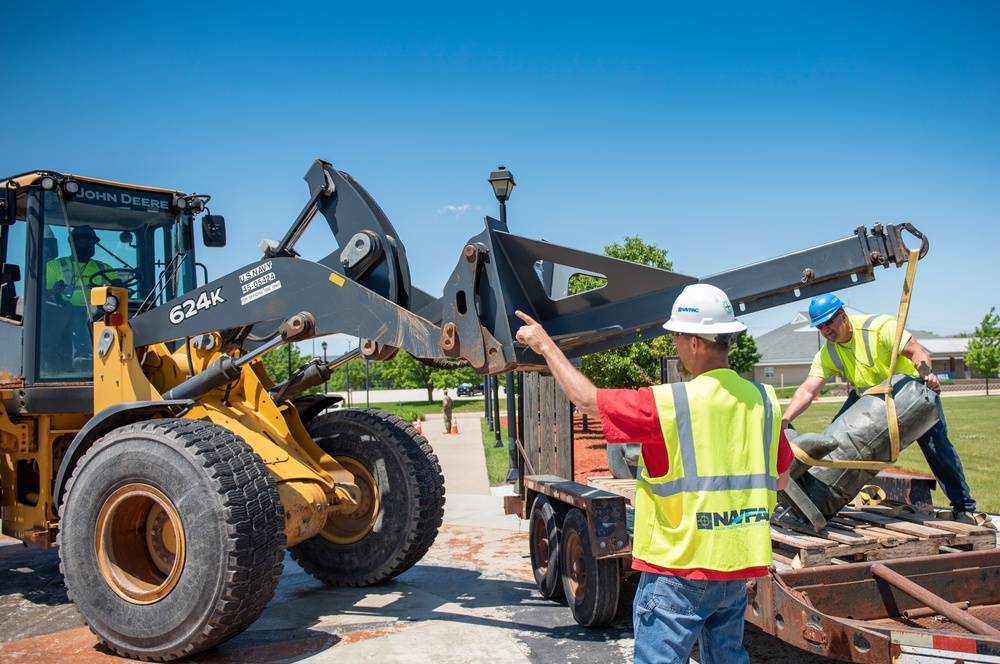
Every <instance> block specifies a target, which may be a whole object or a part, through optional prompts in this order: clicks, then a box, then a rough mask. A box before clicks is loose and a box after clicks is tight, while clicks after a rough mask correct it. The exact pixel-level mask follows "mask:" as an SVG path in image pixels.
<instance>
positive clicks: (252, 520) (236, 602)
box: [59, 419, 285, 661]
mask: <svg viewBox="0 0 1000 664" xmlns="http://www.w3.org/2000/svg"><path fill="white" fill-rule="evenodd" d="M60 514H61V516H62V519H61V521H60V523H59V527H60V531H59V558H60V565H59V567H60V570H61V571H62V573H63V576H64V579H65V583H66V588H67V591H68V594H69V597H70V599H72V600H73V601H74V602H75V603H76V608H77V610H78V611H79V612H80V615H81V616H82V617H83V620H84V621H85V622H86V623H87V625H88V626H89V627H90V629H91V631H93V632H94V634H96V635H97V637H98V638H99V639H100V640H101V642H102V643H104V644H105V645H106V646H107V647H108V648H110V649H111V650H113V651H114V652H116V653H118V654H119V655H123V656H126V657H132V658H137V659H143V660H158V661H167V660H172V659H176V658H178V657H184V656H187V655H192V654H195V653H198V652H201V651H203V650H205V649H207V648H210V647H212V646H214V645H216V644H218V643H221V642H223V641H225V640H227V639H229V638H232V637H233V636H235V635H236V634H238V633H239V632H241V631H243V630H244V629H246V627H248V626H249V625H250V624H251V623H252V622H254V621H255V620H256V619H257V618H258V617H259V616H260V614H261V613H262V612H263V611H264V608H265V607H266V606H267V603H268V602H269V601H270V600H271V597H272V596H273V595H274V590H275V588H276V587H277V585H278V579H279V577H280V576H281V571H282V561H283V560H284V547H285V534H284V510H283V509H282V506H281V502H280V499H279V496H278V491H277V488H276V487H275V482H274V479H273V478H272V477H271V475H270V473H269V472H268V471H267V468H266V467H265V466H264V463H263V462H262V461H261V458H260V457H259V456H258V455H257V454H255V453H254V451H253V450H252V449H251V448H250V446H249V445H247V444H246V443H245V442H244V441H243V440H242V439H241V438H239V437H238V436H236V435H235V434H233V433H232V432H231V431H228V430H227V429H224V428H222V427H220V426H217V425H214V424H211V423H208V422H201V421H197V420H182V419H158V420H150V421H145V422H137V423H134V424H130V425H127V426H123V427H121V428H119V429H115V430H113V431H111V432H110V433H108V434H106V435H105V436H103V437H102V438H100V439H98V440H97V441H96V442H95V443H94V445H93V446H92V447H91V448H90V449H89V450H88V451H87V452H86V454H84V455H83V456H82V457H81V458H80V460H79V462H78V463H77V465H76V467H75V468H74V469H73V474H72V476H71V477H70V479H69V481H68V483H67V485H66V492H65V494H64V502H63V504H62V506H61V509H60Z"/></svg>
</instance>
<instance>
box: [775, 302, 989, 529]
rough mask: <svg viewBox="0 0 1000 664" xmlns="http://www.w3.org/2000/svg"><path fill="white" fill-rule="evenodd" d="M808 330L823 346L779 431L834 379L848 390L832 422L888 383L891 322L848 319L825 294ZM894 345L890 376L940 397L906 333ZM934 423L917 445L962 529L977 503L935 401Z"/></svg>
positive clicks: (925, 358) (920, 351) (925, 360)
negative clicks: (920, 383) (920, 384)
mask: <svg viewBox="0 0 1000 664" xmlns="http://www.w3.org/2000/svg"><path fill="white" fill-rule="evenodd" d="M809 324H810V326H811V327H814V328H817V329H818V330H819V333H820V334H821V335H823V338H824V339H826V343H825V344H824V345H823V346H822V347H821V348H820V349H819V351H818V352H817V353H816V356H815V357H814V358H813V362H812V366H811V367H810V368H809V376H808V377H807V378H806V380H805V381H804V382H803V383H802V384H801V385H799V388H798V389H797V390H796V391H795V394H794V395H793V396H792V400H791V402H790V403H789V404H788V407H787V408H785V415H784V419H783V420H782V426H783V427H787V426H788V424H789V423H791V421H792V420H794V419H795V418H796V417H798V416H799V415H801V414H802V413H803V412H804V411H805V410H806V409H807V408H809V405H810V404H811V403H812V402H813V400H814V399H815V398H816V397H817V396H818V395H819V393H820V391H821V390H822V389H823V386H824V385H825V384H826V381H827V380H828V379H830V378H832V377H833V376H835V375H838V374H839V375H841V376H843V377H844V379H845V380H847V382H848V383H850V384H851V387H852V388H853V389H851V391H850V392H849V393H848V395H847V400H846V401H845V402H844V405H843V407H842V408H841V409H840V412H838V413H837V416H836V417H834V419H837V417H840V416H841V415H842V414H843V413H844V412H846V411H847V409H848V408H850V407H851V406H852V405H854V403H855V402H856V401H857V400H858V399H860V398H861V395H862V393H863V392H864V391H865V390H866V389H868V388H869V387H872V386H875V385H878V384H880V383H883V382H885V381H886V380H887V379H888V378H889V364H890V362H891V361H892V348H893V343H895V339H896V326H897V321H896V319H895V318H894V317H893V316H884V315H883V316H864V315H862V316H848V315H847V313H846V312H845V311H844V303H843V302H842V301H841V299H840V298H839V297H837V296H836V295H834V294H833V293H825V294H823V295H817V296H816V297H814V298H813V299H812V301H811V302H810V303H809ZM899 343H900V347H899V357H898V358H897V360H896V366H895V369H894V371H895V373H901V374H905V375H908V376H913V377H916V378H921V379H923V380H924V382H925V383H926V384H927V387H929V388H930V389H932V390H934V391H940V389H941V384H940V382H939V381H938V377H937V376H936V375H935V374H934V370H933V369H932V367H931V358H930V356H929V355H928V354H927V351H926V350H925V349H924V347H923V346H921V345H920V344H919V343H917V340H916V339H914V338H913V336H912V335H911V334H910V333H909V332H907V331H906V330H903V334H902V336H901V337H900V341H899ZM938 418H939V419H938V422H937V424H935V425H934V426H933V427H931V429H930V430H929V431H927V433H925V434H924V435H923V436H921V437H920V438H918V439H917V443H918V444H919V445H920V449H921V451H923V453H924V458H925V459H927V465H928V466H929V467H930V469H931V472H933V473H934V477H935V479H937V482H938V485H939V486H940V487H941V490H942V491H944V493H945V495H946V496H948V500H949V501H950V502H951V509H952V517H953V518H954V519H955V520H956V521H961V522H962V523H969V524H975V523H976V517H975V512H976V501H975V500H973V498H972V495H971V492H970V491H969V485H968V483H967V482H966V480H965V471H964V470H963V469H962V460H961V459H960V458H959V456H958V452H957V451H956V450H955V447H954V445H952V444H951V440H950V439H949V438H948V425H947V424H946V423H945V419H944V410H942V408H941V400H940V399H938Z"/></svg>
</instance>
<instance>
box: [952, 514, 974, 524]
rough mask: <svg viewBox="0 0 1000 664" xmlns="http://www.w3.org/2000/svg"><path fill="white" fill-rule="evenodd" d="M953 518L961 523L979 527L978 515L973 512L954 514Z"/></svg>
mask: <svg viewBox="0 0 1000 664" xmlns="http://www.w3.org/2000/svg"><path fill="white" fill-rule="evenodd" d="M952 518H953V519H954V520H955V521H957V522H959V523H965V524H968V525H970V526H978V525H979V522H978V521H976V515H975V514H973V513H972V512H952Z"/></svg>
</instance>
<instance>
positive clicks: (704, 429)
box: [516, 284, 792, 664]
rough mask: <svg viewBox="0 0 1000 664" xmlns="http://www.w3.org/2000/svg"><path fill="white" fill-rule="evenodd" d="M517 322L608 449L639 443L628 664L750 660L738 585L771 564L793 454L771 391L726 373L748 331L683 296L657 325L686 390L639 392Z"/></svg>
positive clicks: (697, 293)
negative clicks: (608, 384)
mask: <svg viewBox="0 0 1000 664" xmlns="http://www.w3.org/2000/svg"><path fill="white" fill-rule="evenodd" d="M516 313H517V316H518V317H519V318H521V320H523V321H524V325H523V326H522V327H521V328H519V329H518V331H517V340H518V341H519V342H521V343H524V344H526V345H527V346H528V347H529V348H531V350H533V351H534V352H535V353H537V354H538V355H540V356H541V357H542V358H544V359H545V362H546V363H547V365H548V367H549V369H550V370H551V372H552V376H553V378H555V380H556V382H557V383H559V386H560V387H561V388H562V390H563V391H564V392H565V393H566V395H567V396H568V397H569V399H570V401H572V402H573V403H574V404H575V405H576V407H577V408H578V409H579V410H580V411H581V412H583V413H587V414H588V415H599V416H600V418H601V424H602V425H603V427H604V435H605V437H606V438H607V441H608V442H609V443H629V442H638V443H640V444H641V447H642V454H641V457H640V465H639V473H638V476H637V477H636V497H635V529H634V530H635V538H634V541H633V544H632V569H634V570H636V571H639V572H641V575H640V579H639V584H638V588H637V590H636V595H635V600H634V602H633V621H632V622H633V627H634V630H635V646H634V651H633V656H634V660H635V662H637V663H638V664H642V663H644V662H687V661H688V660H689V657H690V653H691V650H692V648H693V647H694V643H695V641H696V640H697V641H698V643H699V647H700V650H701V661H702V662H707V661H713V662H747V661H749V659H748V656H747V653H746V650H745V649H744V648H743V627H744V616H745V613H746V608H747V583H746V581H747V579H750V578H755V577H758V576H766V575H767V574H768V566H769V565H771V564H772V562H773V556H772V553H771V533H770V515H771V513H772V512H773V511H774V506H775V503H776V500H777V491H779V490H783V489H784V488H785V487H786V486H787V483H788V471H789V468H790V467H791V464H792V450H791V447H790V445H789V444H788V441H787V439H786V438H785V436H784V434H783V432H782V431H780V430H779V429H780V427H777V426H775V425H776V424H777V422H778V419H779V418H780V417H781V409H780V407H779V406H778V405H777V400H776V396H775V393H774V389H773V388H772V387H771V386H770V385H761V384H759V383H752V382H750V381H748V380H745V379H743V378H741V377H740V376H739V375H737V374H736V372H735V371H733V370H732V369H730V368H729V346H730V344H731V343H732V341H733V338H734V337H735V336H736V335H737V334H738V333H740V332H742V331H743V330H745V329H746V326H745V325H744V324H743V323H741V322H739V321H738V320H736V317H735V316H734V315H733V307H732V304H731V303H730V301H729V298H728V297H727V296H726V294H725V292H724V291H722V290H721V289H719V288H717V287H715V286H712V285H710V284H692V285H689V286H687V287H685V288H684V290H683V291H682V292H681V293H680V295H678V296H677V299H676V300H675V301H674V303H673V308H672V311H671V314H670V319H669V320H668V321H667V322H666V323H664V324H663V327H664V329H666V330H668V331H670V332H672V333H673V335H674V347H675V348H676V349H677V354H678V356H679V357H680V360H681V363H682V364H683V365H684V367H685V368H686V369H687V370H688V371H689V372H690V373H691V375H692V376H694V377H693V378H692V380H690V381H688V382H683V383H672V384H668V385H657V386H654V387H642V388H639V389H638V390H628V389H620V390H615V389H597V387H596V386H595V385H594V384H593V383H592V382H591V381H590V379H588V378H587V377H586V376H585V375H584V374H582V373H581V372H580V371H579V370H578V369H576V368H575V367H574V366H573V365H572V363H571V362H570V361H569V360H568V359H567V358H566V356H565V355H564V354H563V353H562V351H561V350H560V349H559V347H558V346H557V345H556V342H555V341H553V340H552V338H551V337H550V336H549V335H548V333H547V332H546V331H545V329H544V328H543V327H542V326H541V325H539V324H538V323H537V322H535V321H534V320H533V319H532V318H531V317H530V316H528V315H527V314H525V313H523V312H521V311H518V312H516ZM737 514H738V515H740V516H739V517H738V518H737V517H734V516H733V515H737ZM549 569H552V570H558V565H550V566H549ZM556 573H558V572H556ZM692 598H696V599H694V600H692Z"/></svg>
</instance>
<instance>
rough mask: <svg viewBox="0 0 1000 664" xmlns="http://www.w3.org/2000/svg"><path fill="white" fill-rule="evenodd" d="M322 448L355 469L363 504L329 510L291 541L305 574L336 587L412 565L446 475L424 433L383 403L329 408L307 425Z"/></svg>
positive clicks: (433, 525)
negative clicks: (314, 529) (320, 524)
mask: <svg viewBox="0 0 1000 664" xmlns="http://www.w3.org/2000/svg"><path fill="white" fill-rule="evenodd" d="M306 426H307V429H308V430H309V435H311V436H312V437H313V440H315V441H316V443H317V444H318V445H319V446H320V447H321V448H322V449H323V451H324V452H326V453H327V454H329V455H330V456H332V457H333V458H334V459H336V460H337V461H338V462H340V464H341V465H342V466H344V467H345V468H347V470H349V471H350V472H352V473H353V474H354V476H355V482H356V483H357V485H358V486H359V487H360V488H361V492H362V499H361V508H362V509H359V510H357V511H356V512H355V513H354V514H351V515H346V516H345V515H337V514H334V515H331V517H330V518H328V519H327V523H326V525H325V526H324V528H323V530H322V531H320V533H319V534H318V535H315V536H314V537H312V538H310V539H308V540H306V541H304V542H301V543H299V544H297V545H295V546H293V547H291V548H290V552H291V554H292V558H294V559H295V560H296V561H297V562H298V563H299V565H301V566H302V569H304V570H305V571H306V572H308V573H309V574H311V575H313V576H315V577H316V578H317V579H320V580H321V581H323V582H325V583H328V584H330V585H334V586H368V585H372V584H375V583H381V582H383V581H387V580H389V579H391V578H393V577H395V576H397V575H399V574H402V573H403V572H405V571H406V570H408V569H410V568H411V567H413V566H414V565H415V564H416V563H417V562H418V561H419V560H420V559H421V558H423V557H424V555H425V554H426V553H427V550H428V549H429V548H430V547H431V545H432V544H433V543H434V539H435V538H436V537H437V533H438V528H440V527H441V521H442V519H443V515H444V478H443V477H442V476H441V466H440V464H439V463H438V460H437V457H436V456H435V455H434V452H433V451H432V450H431V446H430V444H429V443H428V442H427V439H426V438H424V437H423V436H422V435H420V434H419V433H417V430H416V429H414V428H413V425H412V424H410V423H409V422H406V421H404V420H402V419H401V418H399V417H397V416H396V415H393V414H391V413H387V412H385V411H381V410H374V409H364V408H356V409H355V408H345V409H337V410H331V411H328V412H326V413H324V414H322V415H320V416H318V417H317V418H316V419H314V420H312V421H310V422H309V423H308V424H307V425H306Z"/></svg>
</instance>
